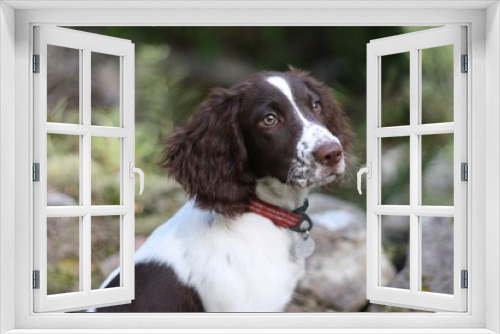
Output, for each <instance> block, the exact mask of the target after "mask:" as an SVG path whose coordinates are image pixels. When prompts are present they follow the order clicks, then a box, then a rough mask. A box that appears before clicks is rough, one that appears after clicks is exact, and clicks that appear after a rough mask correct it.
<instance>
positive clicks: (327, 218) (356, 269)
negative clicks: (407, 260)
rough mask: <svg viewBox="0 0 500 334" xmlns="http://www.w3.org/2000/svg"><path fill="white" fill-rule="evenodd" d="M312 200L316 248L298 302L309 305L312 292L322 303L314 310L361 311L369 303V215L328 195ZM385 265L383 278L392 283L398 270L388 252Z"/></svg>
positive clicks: (313, 195) (384, 280) (383, 265)
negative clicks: (367, 243) (367, 285)
mask: <svg viewBox="0 0 500 334" xmlns="http://www.w3.org/2000/svg"><path fill="white" fill-rule="evenodd" d="M309 202H310V207H309V210H308V213H309V214H310V216H311V219H312V220H313V222H314V223H315V226H314V229H313V230H312V231H311V236H312V237H313V238H314V240H315V242H316V250H315V252H314V254H313V255H311V257H310V258H308V259H307V261H306V274H305V276H304V278H303V280H301V282H300V283H299V286H298V290H297V294H298V295H299V297H295V299H294V301H295V302H294V303H295V304H297V303H298V304H302V305H304V304H307V303H304V302H303V300H304V295H312V296H314V298H315V299H316V303H317V305H319V306H317V308H316V309H314V310H311V311H325V310H330V311H344V312H355V311H359V310H361V309H362V308H363V307H364V306H365V305H366V303H367V300H366V214H365V213H364V211H363V210H361V209H359V208H358V207H356V206H354V205H352V204H350V203H347V202H345V201H342V200H339V199H336V198H334V197H332V196H328V195H322V194H312V195H311V196H310V197H309ZM381 266H382V281H383V282H384V283H385V284H388V283H389V282H390V281H391V280H392V278H393V277H394V275H395V273H396V271H395V268H394V266H393V264H392V263H391V262H390V261H389V260H388V259H387V258H386V256H385V255H384V254H383V255H382V262H381ZM301 301H302V302H301ZM307 305H309V306H310V303H309V304H307ZM289 309H290V310H294V306H291V307H290V308H289ZM305 310H307V309H305Z"/></svg>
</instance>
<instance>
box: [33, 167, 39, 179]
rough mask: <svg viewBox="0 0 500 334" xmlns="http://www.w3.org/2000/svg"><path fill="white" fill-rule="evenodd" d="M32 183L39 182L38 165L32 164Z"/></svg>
mask: <svg viewBox="0 0 500 334" xmlns="http://www.w3.org/2000/svg"><path fill="white" fill-rule="evenodd" d="M33 181H35V182H40V163H38V162H36V163H34V164H33Z"/></svg>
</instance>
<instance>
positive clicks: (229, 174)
mask: <svg viewBox="0 0 500 334" xmlns="http://www.w3.org/2000/svg"><path fill="white" fill-rule="evenodd" d="M241 91H242V89H241V88H239V89H238V88H233V89H230V90H227V89H222V88H216V89H214V90H212V92H211V93H210V94H209V96H208V97H207V98H206V99H205V100H204V101H203V103H202V104H201V105H200V107H199V108H198V110H197V111H196V113H195V114H194V115H193V116H192V117H191V119H190V120H189V121H188V124H187V125H186V127H184V128H182V129H178V130H176V131H174V132H173V133H172V134H171V135H170V136H169V137H168V139H167V142H166V149H165V158H164V160H163V166H164V167H165V168H166V169H167V170H168V172H169V174H170V175H171V176H173V177H174V178H175V179H176V180H177V181H178V182H179V183H180V184H181V185H182V186H183V187H184V189H185V190H186V191H187V192H188V194H189V195H190V197H191V198H194V199H195V201H196V204H197V206H198V207H200V208H203V209H207V210H214V211H215V212H217V213H221V214H223V215H225V216H228V217H234V216H236V215H238V214H241V213H243V212H244V210H245V205H246V204H247V203H248V202H249V200H250V198H251V197H252V196H254V192H255V182H256V181H255V178H254V176H253V175H252V174H251V173H250V172H249V171H248V157H247V151H246V149H245V145H244V141H243V137H242V134H241V132H240V127H239V124H238V121H237V113H238V110H239V109H240V106H241Z"/></svg>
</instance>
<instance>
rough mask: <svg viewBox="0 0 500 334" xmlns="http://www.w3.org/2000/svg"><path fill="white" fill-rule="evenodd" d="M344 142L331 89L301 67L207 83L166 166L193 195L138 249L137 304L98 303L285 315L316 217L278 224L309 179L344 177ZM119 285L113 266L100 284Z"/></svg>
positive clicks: (125, 308)
mask: <svg viewBox="0 0 500 334" xmlns="http://www.w3.org/2000/svg"><path fill="white" fill-rule="evenodd" d="M351 140H352V132H351V129H350V125H349V121H348V119H347V117H346V115H345V113H344V112H343V110H342V108H341V107H340V105H339V103H338V102H337V101H336V100H335V99H334V98H333V96H332V93H331V90H330V89H329V88H328V87H327V86H325V85H324V84H323V83H321V82H319V81H318V80H316V79H314V78H313V77H312V76H310V75H309V73H307V72H305V71H300V70H296V69H294V68H290V70H289V71H287V72H259V73H256V74H254V75H251V76H250V77H248V78H247V79H245V80H244V81H243V82H241V83H239V84H236V85H234V86H233V87H231V88H229V89H223V88H216V89H214V90H212V91H211V93H210V94H209V96H208V97H207V98H206V99H205V100H204V101H203V102H202V103H201V105H200V106H199V109H198V110H197V111H196V113H195V114H194V115H193V116H192V117H191V119H190V120H189V121H188V124H187V125H186V126H185V127H184V128H182V129H178V130H176V131H174V132H173V133H172V134H171V135H170V136H169V138H168V139H167V142H166V149H165V152H166V154H165V158H164V161H163V166H164V167H165V168H166V169H167V170H168V172H169V175H170V176H172V177H174V178H175V179H176V180H177V181H178V182H179V183H180V184H181V185H182V186H183V187H184V189H185V190H186V191H187V193H188V194H189V196H190V198H191V199H190V200H189V202H187V203H186V204H185V205H184V206H183V207H182V208H181V209H180V210H179V211H178V212H177V213H176V214H175V215H174V216H173V217H172V218H170V220H168V221H167V222H166V223H164V224H163V225H161V226H159V227H158V228H157V229H156V230H155V231H154V232H153V233H152V234H151V236H150V237H149V238H148V239H147V241H146V242H145V243H144V244H143V246H142V247H141V248H139V249H138V251H137V252H136V255H135V299H134V300H133V301H132V303H130V304H124V305H118V306H110V307H104V308H100V309H97V310H96V311H98V312H202V311H206V312H281V311H283V310H284V309H285V307H286V305H287V304H288V303H289V302H290V301H291V299H292V295H293V292H294V290H295V288H296V285H297V283H298V281H299V280H300V278H301V277H302V276H303V274H304V261H305V260H304V257H305V256H303V255H304V254H300V252H303V250H300V249H299V248H297V247H296V245H298V244H302V242H303V241H304V244H305V241H307V240H309V239H308V234H307V233H308V231H309V229H310V228H311V227H312V223H310V224H309V223H307V224H306V227H305V228H304V229H298V230H297V229H293V228H291V227H289V226H287V225H279V224H278V223H279V220H280V219H282V218H283V217H292V218H293V217H297V216H298V215H299V218H300V217H301V216H300V214H303V213H304V211H305V207H303V204H304V203H305V202H306V199H307V195H308V192H309V190H310V189H311V188H312V187H322V186H326V185H328V184H332V183H333V184H335V183H338V182H339V180H340V179H341V178H342V176H343V175H344V172H345V170H346V164H347V163H348V154H347V152H348V151H349V147H350V143H351ZM252 207H253V209H254V210H252ZM301 207H302V209H301V211H300V210H299V211H296V209H297V208H301ZM255 208H257V209H255ZM294 211H295V213H294ZM266 212H267V213H269V212H274V213H273V214H275V215H276V217H278V220H277V222H275V221H273V219H270V218H269V217H271V218H272V217H273V216H272V215H271V216H269V217H268V216H266ZM302 216H303V217H306V216H304V215H302ZM280 217H281V218H280ZM306 218H307V217H306ZM287 219H288V218H287ZM282 220H284V221H285V220H286V219H285V218H283V219H282ZM306 220H307V219H301V221H302V222H301V224H302V223H303V221H306ZM309 222H310V221H309ZM309 225H310V226H309ZM301 226H302V225H301ZM297 249H299V250H297ZM310 251H311V249H310V248H308V250H306V251H305V252H306V253H310ZM305 255H306V256H307V255H308V254H305ZM119 284H120V278H119V271H118V270H116V271H115V272H114V273H112V274H111V275H110V276H109V277H108V279H107V280H106V281H105V282H104V284H103V287H116V286H119Z"/></svg>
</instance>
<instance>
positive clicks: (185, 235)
mask: <svg viewBox="0 0 500 334" xmlns="http://www.w3.org/2000/svg"><path fill="white" fill-rule="evenodd" d="M297 237H298V235H297V234H296V233H294V232H291V231H288V230H285V229H283V228H278V227H276V226H275V225H273V224H272V223H271V222H270V221H269V220H267V219H266V218H263V217H261V216H259V215H256V214H254V213H246V214H243V215H241V216H240V217H238V218H236V219H227V218H225V217H223V216H221V215H217V214H213V213H210V212H207V211H203V210H199V209H197V208H195V207H194V205H193V203H192V202H188V203H186V204H185V205H184V207H183V208H182V209H181V210H180V211H179V212H178V213H177V214H176V215H175V216H174V217H172V218H171V219H170V220H169V221H167V222H166V223H164V224H163V225H161V226H160V227H159V228H158V229H157V230H156V231H155V232H154V233H153V234H152V235H151V236H150V237H149V238H148V240H147V241H146V243H145V244H144V245H143V246H142V247H141V248H140V249H139V250H138V251H137V253H136V258H135V261H136V262H144V261H158V262H160V263H167V264H168V265H170V266H171V267H172V268H173V269H174V271H175V272H176V273H177V275H178V276H179V278H180V280H181V282H183V283H184V284H186V285H188V286H191V287H193V288H195V289H196V291H197V292H198V293H199V295H200V298H201V300H202V302H203V306H204V307H205V310H206V311H208V312H252V311H253V312H279V311H282V310H283V308H284V307H285V306H286V304H287V303H288V302H289V301H290V299H291V297H292V294H293V291H294V289H295V286H296V284H297V281H298V280H299V279H300V278H301V277H302V275H303V273H304V260H302V259H298V258H296V257H295V256H294V255H293V247H294V242H295V238H297Z"/></svg>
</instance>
